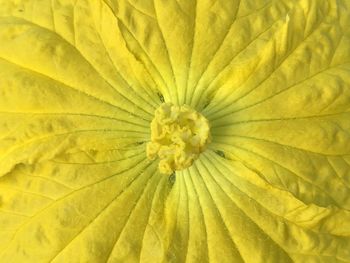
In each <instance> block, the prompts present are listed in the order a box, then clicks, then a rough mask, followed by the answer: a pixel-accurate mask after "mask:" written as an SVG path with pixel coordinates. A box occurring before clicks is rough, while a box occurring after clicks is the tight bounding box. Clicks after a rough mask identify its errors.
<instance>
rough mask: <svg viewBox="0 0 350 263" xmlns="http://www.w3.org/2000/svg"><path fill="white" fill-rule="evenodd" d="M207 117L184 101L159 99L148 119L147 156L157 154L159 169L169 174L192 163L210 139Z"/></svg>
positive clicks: (152, 157) (155, 155)
mask: <svg viewBox="0 0 350 263" xmlns="http://www.w3.org/2000/svg"><path fill="white" fill-rule="evenodd" d="M210 140H211V136H210V127H209V122H208V120H207V119H206V118H205V117H204V116H203V115H201V114H200V113H198V112H196V111H195V110H193V109H192V108H190V107H189V106H187V105H182V106H175V105H173V104H171V103H163V104H162V105H160V106H159V108H158V109H157V110H156V111H155V116H154V119H153V120H152V123H151V142H149V143H148V144H147V157H148V159H150V160H154V159H156V158H157V156H158V157H159V159H160V161H159V171H160V172H161V173H163V174H168V175H169V174H171V173H172V172H174V171H176V170H183V169H185V168H188V167H190V166H191V165H192V163H193V162H194V161H195V160H196V159H197V158H198V157H199V155H200V153H202V152H203V151H204V150H205V148H206V145H207V144H208V143H209V142H210Z"/></svg>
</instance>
